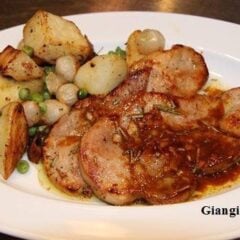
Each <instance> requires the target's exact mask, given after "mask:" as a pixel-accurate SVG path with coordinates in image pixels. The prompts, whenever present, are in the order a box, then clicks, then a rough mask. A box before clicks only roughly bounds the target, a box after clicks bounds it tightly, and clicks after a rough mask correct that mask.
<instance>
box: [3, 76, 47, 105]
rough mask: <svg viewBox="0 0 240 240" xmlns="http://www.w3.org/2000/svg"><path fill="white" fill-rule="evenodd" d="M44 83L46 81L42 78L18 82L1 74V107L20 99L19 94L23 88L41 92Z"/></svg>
mask: <svg viewBox="0 0 240 240" xmlns="http://www.w3.org/2000/svg"><path fill="white" fill-rule="evenodd" d="M43 84H44V82H43V80H41V79H35V80H31V81H23V82H17V81H15V80H13V79H8V78H5V77H3V76H1V75H0V108H2V107H3V106H4V105H6V104H8V103H10V102H13V101H20V99H19V96H18V94H19V90H20V89H21V88H29V89H30V90H31V91H32V92H40V91H41V90H42V88H43Z"/></svg>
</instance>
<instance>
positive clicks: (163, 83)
mask: <svg viewBox="0 0 240 240" xmlns="http://www.w3.org/2000/svg"><path fill="white" fill-rule="evenodd" d="M145 68H150V69H151V72H150V76H149V79H148V84H147V91H148V92H162V93H168V94H171V95H175V96H180V97H191V96H194V95H195V94H196V93H197V91H198V90H199V89H201V88H202V87H203V85H204V84H205V83H206V81H207V79H208V69H207V66H206V64H205V61H204V59H203V57H202V55H201V54H199V53H198V52H196V51H195V50H194V49H192V48H190V47H186V46H182V45H175V46H173V47H172V48H171V49H170V50H166V51H163V52H162V51H160V52H155V53H152V54H150V55H148V56H147V57H145V58H143V59H142V60H140V61H139V62H136V63H135V64H134V65H133V66H132V67H131V70H130V72H135V71H136V70H138V71H139V70H142V69H145Z"/></svg>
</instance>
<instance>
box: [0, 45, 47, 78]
mask: <svg viewBox="0 0 240 240" xmlns="http://www.w3.org/2000/svg"><path fill="white" fill-rule="evenodd" d="M0 71H1V72H2V75H3V76H8V77H12V78H13V79H15V80H17V81H30V80H32V79H35V78H41V77H42V76H43V74H44V72H43V69H42V68H41V67H39V66H38V65H37V64H36V63H35V62H34V61H33V59H32V58H30V57H29V56H28V55H27V54H26V53H24V52H22V51H20V50H18V49H15V48H13V47H12V46H7V47H6V48H5V49H4V50H3V51H2V52H1V53H0Z"/></svg>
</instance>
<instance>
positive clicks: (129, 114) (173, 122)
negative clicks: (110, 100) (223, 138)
mask: <svg viewBox="0 0 240 240" xmlns="http://www.w3.org/2000/svg"><path fill="white" fill-rule="evenodd" d="M154 108H155V109H157V110H159V111H160V112H161V116H162V118H163V120H164V123H166V124H167V125H168V126H170V127H171V129H174V130H177V131H179V130H190V129H194V128H199V127H201V126H202V125H207V126H208V125H209V126H217V125H218V121H219V119H220V118H221V117H222V116H223V104H222V101H221V99H219V98H217V97H210V96H204V95H196V96H194V97H191V98H181V97H174V96H170V95H166V94H162V93H145V92H140V93H139V94H138V95H136V96H134V97H132V98H130V99H129V100H128V102H127V103H126V104H125V105H124V106H122V109H121V110H118V114H120V115H121V116H122V118H121V121H122V125H123V124H124V125H126V124H128V122H129V121H130V119H131V118H137V117H141V116H143V115H144V114H145V113H148V112H150V111H151V110H153V109H154Z"/></svg>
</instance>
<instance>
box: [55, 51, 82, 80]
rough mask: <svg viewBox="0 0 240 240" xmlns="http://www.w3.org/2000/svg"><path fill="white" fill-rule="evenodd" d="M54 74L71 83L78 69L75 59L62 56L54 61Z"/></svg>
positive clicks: (69, 56)
mask: <svg viewBox="0 0 240 240" xmlns="http://www.w3.org/2000/svg"><path fill="white" fill-rule="evenodd" d="M55 69H56V73H57V74H59V75H60V76H62V77H63V78H64V79H65V80H66V81H68V82H72V81H73V79H74V76H75V74H76V72H77V69H78V63H77V60H76V58H74V57H73V56H71V55H66V56H62V57H60V58H58V59H57V61H56V67H55Z"/></svg>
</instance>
